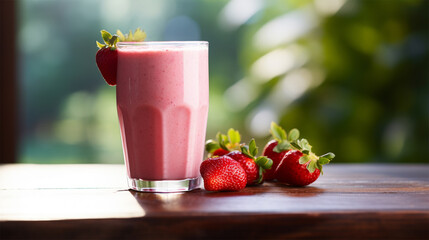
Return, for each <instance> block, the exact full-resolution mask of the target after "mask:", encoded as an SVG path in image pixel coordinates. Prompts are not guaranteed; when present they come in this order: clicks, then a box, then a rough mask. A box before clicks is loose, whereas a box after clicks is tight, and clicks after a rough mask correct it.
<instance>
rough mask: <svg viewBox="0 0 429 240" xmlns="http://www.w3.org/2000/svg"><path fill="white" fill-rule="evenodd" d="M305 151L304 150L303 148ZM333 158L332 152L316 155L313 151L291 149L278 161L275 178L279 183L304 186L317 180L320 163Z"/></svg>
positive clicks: (320, 167) (320, 169)
mask: <svg viewBox="0 0 429 240" xmlns="http://www.w3.org/2000/svg"><path fill="white" fill-rule="evenodd" d="M304 151H306V150H304ZM332 158H334V155H333V154H332V153H328V154H325V155H323V156H321V157H317V156H316V155H315V154H314V153H312V152H310V153H309V154H303V153H302V152H301V151H299V150H291V151H289V152H287V153H286V154H285V156H284V157H283V159H282V161H281V162H280V164H279V166H278V168H277V171H276V173H275V174H276V178H277V180H278V181H279V182H281V183H286V184H290V185H293V186H306V185H309V184H311V183H313V182H314V181H316V180H317V178H318V177H319V175H320V173H321V171H322V165H323V164H326V163H328V162H329V161H330V160H332Z"/></svg>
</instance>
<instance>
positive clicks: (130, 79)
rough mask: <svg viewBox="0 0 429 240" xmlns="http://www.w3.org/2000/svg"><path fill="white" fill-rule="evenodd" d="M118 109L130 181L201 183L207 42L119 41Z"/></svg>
mask: <svg viewBox="0 0 429 240" xmlns="http://www.w3.org/2000/svg"><path fill="white" fill-rule="evenodd" d="M117 49H118V67H117V76H116V78H117V87H116V93H117V95H116V96H117V109H118V117H119V123H120V129H121V137H122V146H123V151H124V158H125V164H126V167H127V171H128V180H129V187H130V188H132V189H134V190H138V191H150V192H175V191H189V190H192V189H195V188H198V187H199V185H200V174H199V167H200V164H201V161H202V159H203V154H204V141H205V132H206V124H207V114H208V97H209V92H208V43H207V42H134V43H133V42H119V43H118V44H117Z"/></svg>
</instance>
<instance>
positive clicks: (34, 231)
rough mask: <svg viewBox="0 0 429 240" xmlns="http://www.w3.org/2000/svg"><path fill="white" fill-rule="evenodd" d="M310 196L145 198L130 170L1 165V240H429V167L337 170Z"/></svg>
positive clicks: (286, 192) (266, 187)
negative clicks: (132, 184)
mask: <svg viewBox="0 0 429 240" xmlns="http://www.w3.org/2000/svg"><path fill="white" fill-rule="evenodd" d="M324 171H325V175H324V176H322V177H321V178H320V179H319V180H317V181H316V182H315V183H314V184H312V185H311V186H309V187H304V188H296V187H288V186H284V185H281V184H276V183H265V184H263V185H262V186H257V187H248V188H246V189H244V190H242V191H240V192H207V191H205V190H196V191H193V192H188V193H169V194H166V193H164V194H156V193H138V192H134V191H129V190H127V186H126V182H125V169H124V167H123V166H122V165H24V164H12V165H0V239H11V238H24V239H67V238H73V239H96V238H103V239H130V238H135V237H138V239H141V238H149V239H162V238H173V239H194V238H213V239H226V238H232V239H237V238H250V239H255V238H257V239H261V238H262V239H265V238H267V239H286V238H293V239H296V238H314V239H320V238H340V239H429V165H372V164H371V165H370V164H365V165H355V164H353V165H344V164H330V165H328V166H326V167H325V168H324Z"/></svg>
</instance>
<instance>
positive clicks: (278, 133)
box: [270, 122, 287, 142]
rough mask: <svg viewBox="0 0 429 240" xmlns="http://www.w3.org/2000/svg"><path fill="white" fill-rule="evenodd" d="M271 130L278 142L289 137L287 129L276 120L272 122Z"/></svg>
mask: <svg viewBox="0 0 429 240" xmlns="http://www.w3.org/2000/svg"><path fill="white" fill-rule="evenodd" d="M270 132H271V135H273V137H274V139H275V140H276V141H277V142H282V141H283V140H286V139H287V135H286V131H285V130H284V129H283V128H282V127H280V126H279V125H277V123H275V122H272V123H271V129H270Z"/></svg>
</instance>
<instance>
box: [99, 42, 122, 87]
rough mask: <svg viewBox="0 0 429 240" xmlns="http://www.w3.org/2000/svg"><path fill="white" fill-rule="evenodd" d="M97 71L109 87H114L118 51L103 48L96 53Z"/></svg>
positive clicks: (111, 48) (112, 48)
mask: <svg viewBox="0 0 429 240" xmlns="http://www.w3.org/2000/svg"><path fill="white" fill-rule="evenodd" d="M95 61H96V62H97V66H98V69H99V70H100V72H101V75H103V78H104V80H106V82H107V84H109V85H110V86H115V85H116V70H117V65H118V50H116V48H114V47H107V46H104V47H103V48H101V49H99V50H98V51H97V55H95Z"/></svg>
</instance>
